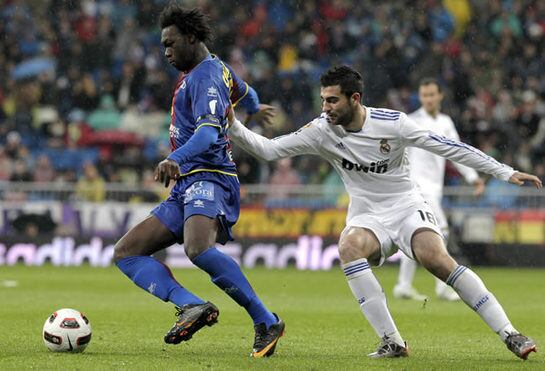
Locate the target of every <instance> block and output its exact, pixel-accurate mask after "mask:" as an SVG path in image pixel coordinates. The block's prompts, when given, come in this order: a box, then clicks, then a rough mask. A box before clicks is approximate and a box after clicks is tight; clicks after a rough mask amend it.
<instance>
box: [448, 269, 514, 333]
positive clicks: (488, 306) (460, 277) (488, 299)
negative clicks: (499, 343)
mask: <svg viewBox="0 0 545 371" xmlns="http://www.w3.org/2000/svg"><path fill="white" fill-rule="evenodd" d="M447 284H449V285H450V286H452V288H454V290H455V291H456V292H457V293H458V295H460V298H462V300H463V301H464V302H465V303H466V304H467V305H468V306H469V307H470V308H472V309H473V310H474V311H476V312H477V313H478V314H479V316H481V318H482V319H483V320H484V321H485V322H486V324H487V325H488V326H489V327H490V328H491V329H492V331H494V332H495V333H497V334H498V335H499V336H500V337H501V339H502V340H505V338H506V337H507V336H508V335H509V334H512V333H518V331H517V330H516V329H515V328H514V327H513V325H512V324H511V322H510V321H509V318H507V314H505V311H504V310H503V308H502V307H501V305H500V303H499V302H498V300H496V297H495V296H494V295H492V293H491V292H490V291H488V289H487V288H486V286H485V285H484V283H483V281H482V280H481V279H480V278H479V276H477V275H476V274H475V272H473V271H472V270H471V269H469V268H467V267H464V266H462V265H459V266H458V267H456V269H454V271H452V273H451V274H450V276H449V277H448V279H447Z"/></svg>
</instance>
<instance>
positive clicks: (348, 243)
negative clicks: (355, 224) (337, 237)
mask: <svg viewBox="0 0 545 371" xmlns="http://www.w3.org/2000/svg"><path fill="white" fill-rule="evenodd" d="M370 245H371V244H370V243H369V241H368V238H366V236H363V235H361V234H347V235H345V236H343V238H342V239H341V241H340V242H339V256H340V258H341V262H343V263H345V264H346V263H349V262H351V261H354V260H357V259H361V258H365V259H367V258H369V256H370V255H371V254H372V253H373V251H372V249H371V246H370Z"/></svg>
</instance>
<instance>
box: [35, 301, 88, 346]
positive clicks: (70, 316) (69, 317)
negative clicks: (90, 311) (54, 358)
mask: <svg viewBox="0 0 545 371" xmlns="http://www.w3.org/2000/svg"><path fill="white" fill-rule="evenodd" d="M42 334H43V338H44V343H45V346H46V347H47V348H48V349H49V350H51V351H53V352H83V350H84V349H85V347H87V344H89V342H90V341H91V324H90V323H89V320H88V319H87V317H85V315H83V314H82V313H80V312H79V311H77V310H74V309H68V308H63V309H59V310H58V311H56V312H55V313H53V314H52V315H50V316H49V317H48V318H47V319H46V320H45V323H44V329H43V332H42Z"/></svg>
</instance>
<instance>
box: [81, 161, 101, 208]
mask: <svg viewBox="0 0 545 371" xmlns="http://www.w3.org/2000/svg"><path fill="white" fill-rule="evenodd" d="M76 196H77V197H78V199H80V200H84V201H91V202H102V201H104V198H105V196H106V190H105V184H104V179H102V177H101V176H100V175H99V173H98V171H97V168H96V167H95V165H93V164H91V163H86V164H85V165H83V176H82V177H80V179H79V180H78V183H77V184H76Z"/></svg>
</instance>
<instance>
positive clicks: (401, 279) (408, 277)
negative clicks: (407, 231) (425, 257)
mask: <svg viewBox="0 0 545 371" xmlns="http://www.w3.org/2000/svg"><path fill="white" fill-rule="evenodd" d="M417 266H418V264H417V263H416V262H415V261H414V260H412V259H411V258H409V257H408V256H406V255H405V254H401V257H400V260H399V273H398V277H397V283H396V285H395V286H394V291H393V294H394V298H396V299H411V300H417V301H423V300H425V299H426V298H427V296H426V295H423V294H421V293H419V292H418V290H416V288H415V287H414V286H413V280H414V274H415V273H416V268H417Z"/></svg>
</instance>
